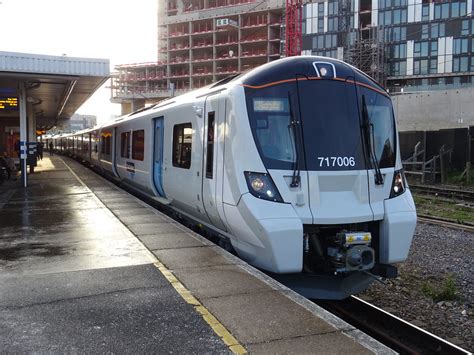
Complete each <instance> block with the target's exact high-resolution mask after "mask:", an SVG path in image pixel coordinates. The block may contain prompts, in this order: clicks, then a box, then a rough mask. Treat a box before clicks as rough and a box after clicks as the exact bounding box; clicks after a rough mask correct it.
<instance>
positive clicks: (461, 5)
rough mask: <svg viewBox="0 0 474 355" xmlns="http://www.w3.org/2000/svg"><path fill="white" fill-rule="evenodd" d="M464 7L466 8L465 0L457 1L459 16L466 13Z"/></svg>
mask: <svg viewBox="0 0 474 355" xmlns="http://www.w3.org/2000/svg"><path fill="white" fill-rule="evenodd" d="M466 9H467V6H466V2H465V1H461V2H460V3H459V16H466V14H467V13H466Z"/></svg>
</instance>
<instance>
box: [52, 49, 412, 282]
mask: <svg viewBox="0 0 474 355" xmlns="http://www.w3.org/2000/svg"><path fill="white" fill-rule="evenodd" d="M295 73H296V74H295ZM324 73H326V74H325V75H327V77H323V74H324ZM328 73H329V74H328ZM328 93H329V94H328ZM318 95H319V96H318ZM328 95H329V96H328ZM318 97H319V99H318ZM322 97H327V98H328V99H327V100H324V99H321V98H322ZM335 99H339V102H338V104H336V105H333V106H329V104H328V103H326V102H325V101H330V100H335ZM318 100H319V101H318ZM361 106H362V111H359V107H361ZM364 110H365V111H364ZM338 120H339V121H340V123H338V122H339V121H338ZM368 127H372V128H371V129H369V128H368ZM137 132H138V133H137ZM140 132H143V133H140ZM134 134H135V135H136V137H138V138H137V139H135V138H136V137H135V136H134ZM143 135H144V136H143ZM74 136H77V137H80V138H81V139H85V142H83V143H82V144H79V146H80V147H79V149H78V148H77V147H76V146H77V142H76V143H74V144H71V139H72V138H73V137H74ZM127 136H128V137H129V138H128V140H127V141H126V142H125V140H126V139H127V138H126V137H127ZM134 137H135V138H134ZM61 140H62V141H64V144H63V145H64V146H65V148H64V149H63V150H64V151H65V152H69V153H70V154H73V155H79V156H80V157H81V158H82V159H85V160H87V161H90V162H91V164H93V165H94V166H97V167H99V168H100V169H102V170H103V171H104V172H105V173H107V174H109V175H111V176H114V178H116V179H119V180H121V181H122V182H123V183H126V184H128V185H130V186H132V187H134V188H136V189H140V190H142V191H143V192H145V193H147V194H149V195H151V196H155V197H156V198H157V199H158V200H160V201H162V202H164V203H166V204H168V205H169V206H170V207H171V208H172V209H174V210H176V211H177V212H180V213H182V214H184V215H185V216H187V217H189V218H191V219H193V220H195V221H196V222H198V223H202V224H204V225H205V226H208V227H209V228H211V229H212V230H213V231H214V232H216V233H217V234H219V235H220V236H224V237H226V238H228V240H230V242H231V243H232V246H233V247H234V249H235V250H236V251H237V253H238V254H239V255H240V256H241V257H242V258H243V259H245V260H247V261H248V262H249V263H251V264H253V265H255V266H257V267H259V268H262V269H265V270H268V271H271V272H274V273H282V274H284V273H291V274H293V273H295V274H296V273H301V272H302V271H303V272H304V273H308V272H309V273H315V274H318V273H321V272H322V271H321V270H325V271H324V273H326V276H327V275H333V274H334V273H343V274H344V273H347V274H348V275H350V274H351V273H352V274H353V273H357V272H358V271H359V270H369V269H371V268H372V267H374V264H377V265H379V266H380V265H382V266H383V265H388V264H391V263H396V262H402V261H404V260H405V259H406V257H407V255H408V251H409V247H410V244H411V240H412V237H413V233H414V228H415V225H416V212H415V206H414V203H413V199H412V197H411V194H410V191H409V189H408V186H407V185H406V181H405V179H404V176H403V172H402V170H401V168H402V165H401V160H400V153H399V144H398V134H397V133H396V125H395V120H394V118H393V109H392V106H391V101H390V99H389V98H388V96H387V95H386V94H385V93H384V91H383V89H382V88H380V87H379V86H378V84H376V83H374V82H372V81H371V80H370V79H369V78H368V77H366V76H365V75H364V74H362V73H360V72H358V71H357V70H356V69H354V68H352V67H350V66H348V65H346V64H345V63H342V62H340V61H336V60H332V59H328V58H321V57H304V58H303V57H301V58H287V59H284V60H279V61H275V62H272V63H269V64H267V65H264V66H262V67H260V68H257V69H255V70H252V71H250V72H249V73H247V74H245V75H242V76H239V77H237V78H234V79H232V80H230V81H228V82H226V83H223V84H220V85H216V86H215V87H213V86H211V87H207V88H203V89H200V90H197V91H195V92H190V93H188V94H185V95H182V96H179V97H176V98H173V99H171V100H168V101H166V102H163V103H160V104H158V105H155V106H154V107H152V108H150V109H146V110H143V111H142V112H136V113H133V114H131V115H128V116H124V117H122V118H119V119H117V120H115V121H114V122H110V123H107V124H104V125H102V126H101V127H97V128H95V129H92V130H89V131H84V132H79V133H78V134H76V135H69V136H64V137H61ZM71 147H72V149H71ZM85 147H87V148H85ZM136 152H138V155H137V154H136ZM379 165H380V166H379ZM262 186H263V188H262ZM260 189H261V190H260ZM344 236H345V237H344ZM362 236H363V237H364V238H365V239H364V241H362V242H360V243H355V244H353V242H352V240H353V239H354V238H356V239H357V238H362ZM341 238H346V240H345V241H344V240H342V239H341ZM347 238H349V239H347ZM351 238H352V239H351ZM357 240H359V239H357ZM361 240H362V239H361ZM372 247H373V248H372ZM369 255H372V256H371V257H372V258H374V260H371V261H370V262H368V263H366V264H365V265H362V264H360V265H359V264H357V262H360V260H359V259H361V260H363V259H364V257H366V258H367V257H368V256H369ZM359 257H360V258H359ZM315 260H316V261H315ZM362 262H363V261H362ZM356 264H357V265H356ZM328 268H329V269H328ZM328 270H329V271H330V272H328ZM374 270H375V269H374Z"/></svg>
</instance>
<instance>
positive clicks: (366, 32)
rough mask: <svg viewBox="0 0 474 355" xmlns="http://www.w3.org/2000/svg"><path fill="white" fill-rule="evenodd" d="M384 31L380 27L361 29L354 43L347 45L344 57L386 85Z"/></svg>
mask: <svg viewBox="0 0 474 355" xmlns="http://www.w3.org/2000/svg"><path fill="white" fill-rule="evenodd" d="M382 33H383V31H380V28H379V27H370V28H363V29H360V30H359V32H358V35H357V39H356V40H355V42H354V44H352V45H348V46H347V47H346V48H347V51H346V56H345V58H344V59H345V60H346V61H347V62H348V63H350V64H352V65H353V66H355V67H356V68H358V69H359V70H361V71H362V72H364V73H366V74H367V75H369V76H370V77H371V78H373V79H374V80H376V81H377V82H378V83H379V84H381V85H382V86H383V87H385V85H386V81H387V74H386V68H385V44H384V42H383V38H381V36H382Z"/></svg>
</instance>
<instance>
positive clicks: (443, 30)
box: [439, 22, 446, 37]
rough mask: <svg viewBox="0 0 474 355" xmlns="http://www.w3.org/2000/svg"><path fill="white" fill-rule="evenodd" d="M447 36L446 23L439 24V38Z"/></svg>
mask: <svg viewBox="0 0 474 355" xmlns="http://www.w3.org/2000/svg"><path fill="white" fill-rule="evenodd" d="M445 35H446V24H445V23H444V22H441V23H440V24H439V36H440V37H444V36H445Z"/></svg>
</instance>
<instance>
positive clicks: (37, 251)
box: [0, 243, 66, 261]
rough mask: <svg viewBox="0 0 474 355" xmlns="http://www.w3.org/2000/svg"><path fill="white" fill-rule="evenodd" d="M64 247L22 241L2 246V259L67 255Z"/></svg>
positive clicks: (12, 259) (0, 255) (0, 251)
mask: <svg viewBox="0 0 474 355" xmlns="http://www.w3.org/2000/svg"><path fill="white" fill-rule="evenodd" d="M65 254H66V251H65V248H64V247H60V246H55V245H49V244H46V243H21V244H18V245H15V246H12V247H3V248H0V260H5V261H15V260H18V259H21V258H26V257H30V256H38V257H43V258H49V257H54V256H60V255H65Z"/></svg>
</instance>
